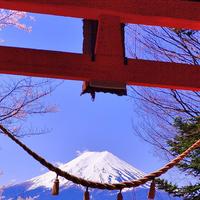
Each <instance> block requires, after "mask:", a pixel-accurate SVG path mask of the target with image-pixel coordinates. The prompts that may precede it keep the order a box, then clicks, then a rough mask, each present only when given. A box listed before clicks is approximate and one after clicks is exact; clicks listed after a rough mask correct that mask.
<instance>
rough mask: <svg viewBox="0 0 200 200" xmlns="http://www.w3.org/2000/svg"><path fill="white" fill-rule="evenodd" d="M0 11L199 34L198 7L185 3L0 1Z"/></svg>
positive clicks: (149, 0)
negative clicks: (103, 19) (111, 20)
mask: <svg viewBox="0 0 200 200" xmlns="http://www.w3.org/2000/svg"><path fill="white" fill-rule="evenodd" d="M0 7H1V8H7V9H15V10H24V11H29V12H36V13H44V14H45V13H46V14H54V15H63V16H71V17H79V18H87V19H98V18H99V16H100V15H114V16H119V17H120V20H121V22H125V23H126V22H127V23H137V24H146V25H158V26H169V27H177V28H181V27H182V28H188V29H199V30H200V4H199V2H191V1H187V0H0Z"/></svg>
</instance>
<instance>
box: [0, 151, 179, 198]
mask: <svg viewBox="0 0 200 200" xmlns="http://www.w3.org/2000/svg"><path fill="white" fill-rule="evenodd" d="M59 168H60V169H62V170H64V171H67V172H69V173H71V174H73V175H75V176H78V177H81V178H84V179H87V180H93V181H97V182H101V183H119V182H122V181H128V180H134V179H138V178H141V177H143V176H144V175H145V174H144V173H143V172H141V171H140V170H138V169H136V168H134V167H133V166H131V165H130V164H128V163H126V162H124V161H122V160H120V159H119V158H118V157H116V156H114V155H113V154H111V153H109V152H107V151H103V152H85V153H82V154H81V155H80V156H79V157H77V158H75V159H74V160H72V161H70V162H68V163H66V164H62V165H60V166H59ZM55 177H56V175H55V173H53V172H47V173H45V174H43V175H40V176H38V177H35V178H32V179H30V180H27V181H25V182H23V183H20V184H16V185H12V186H7V187H5V188H4V190H3V193H2V197H0V199H1V200H19V199H20V200H22V199H25V200H33V199H34V200H63V199H69V200H79V199H80V200H81V199H83V192H84V190H85V188H84V187H82V186H78V185H75V184H73V183H72V182H70V181H67V180H66V179H64V178H62V177H59V181H60V194H59V196H51V188H52V185H53V182H54V180H55ZM148 190H149V184H146V185H143V186H141V187H138V188H136V189H126V190H123V196H124V200H135V199H144V200H145V199H147V194H148ZM117 192H118V191H107V190H97V189H91V190H90V194H91V198H90V199H91V200H93V199H95V200H102V199H104V200H116V195H117ZM163 199H164V200H169V199H173V200H180V198H175V197H171V196H169V195H168V194H167V193H166V192H163V191H157V194H156V200H163Z"/></svg>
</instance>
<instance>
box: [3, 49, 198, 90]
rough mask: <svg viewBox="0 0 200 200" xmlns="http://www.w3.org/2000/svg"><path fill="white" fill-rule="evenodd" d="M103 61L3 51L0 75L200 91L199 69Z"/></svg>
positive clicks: (135, 62) (172, 65)
mask: <svg viewBox="0 0 200 200" xmlns="http://www.w3.org/2000/svg"><path fill="white" fill-rule="evenodd" d="M102 58H103V59H100V60H97V61H95V62H92V61H91V57H90V56H89V55H82V54H73V53H63V52H55V51H46V50H33V49H24V48H14V47H0V73H5V74H18V75H26V76H36V77H48V78H60V79H70V80H84V81H90V80H95V81H106V82H109V81H110V82H115V83H116V82H119V83H126V84H128V85H141V86H150V87H161V88H173V89H186V90H196V91H200V67H198V66H191V65H185V64H176V63H164V62H157V61H144V60H133V59H129V60H128V65H123V63H122V62H117V60H116V59H114V60H113V59H112V57H109V56H104V57H103V56H102ZM119 61H121V59H120V58H119ZM116 63H117V64H116Z"/></svg>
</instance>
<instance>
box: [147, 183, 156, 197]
mask: <svg viewBox="0 0 200 200" xmlns="http://www.w3.org/2000/svg"><path fill="white" fill-rule="evenodd" d="M155 195H156V182H155V180H153V181H152V182H151V186H150V190H149V194H148V200H154V199H155Z"/></svg>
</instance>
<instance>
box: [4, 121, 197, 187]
mask: <svg viewBox="0 0 200 200" xmlns="http://www.w3.org/2000/svg"><path fill="white" fill-rule="evenodd" d="M0 130H1V131H2V132H3V134H5V135H7V136H8V137H9V138H10V139H11V140H13V141H14V142H15V143H16V144H18V145H19V146H20V147H21V148H23V149H24V151H26V152H27V153H28V154H29V155H30V156H32V157H33V158H34V159H35V160H37V161H38V162H39V163H40V164H42V165H43V166H44V167H46V168H47V169H49V170H50V171H53V172H55V173H56V174H57V175H58V176H60V177H64V178H65V179H67V180H69V181H72V182H73V183H75V184H79V185H82V186H85V187H87V188H88V187H89V188H98V189H107V190H122V189H123V188H131V187H138V186H140V185H143V184H145V183H146V182H148V181H151V180H153V179H155V178H157V177H159V176H161V175H162V174H164V173H166V172H167V171H168V170H169V169H171V168H173V167H174V166H175V165H177V164H178V163H179V162H180V161H181V160H183V159H184V158H185V157H186V156H187V155H188V154H189V153H190V152H191V151H193V150H194V149H196V148H199V147H200V140H198V141H197V142H195V143H194V144H193V145H192V146H191V147H189V148H188V149H187V150H186V151H184V152H183V153H182V154H180V155H179V156H177V157H176V158H175V159H173V160H172V161H170V162H169V163H168V164H166V165H165V166H164V167H162V168H160V169H158V170H156V171H154V172H152V173H150V174H147V175H146V176H144V177H142V178H139V179H137V180H131V181H125V182H121V183H115V184H109V183H99V182H94V181H89V180H85V179H82V178H79V177H77V176H74V175H71V174H69V173H67V172H65V171H63V170H61V169H59V168H58V167H56V166H54V165H53V164H51V163H50V162H48V161H46V160H45V159H44V158H43V157H41V156H39V155H38V154H37V153H35V152H33V151H32V150H31V149H30V148H28V147H27V146H26V145H25V144H23V143H22V142H21V141H19V140H18V139H17V138H16V137H15V136H14V135H13V134H12V133H10V132H9V131H8V130H7V129H6V128H5V127H3V126H2V125H0Z"/></svg>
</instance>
